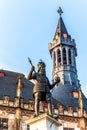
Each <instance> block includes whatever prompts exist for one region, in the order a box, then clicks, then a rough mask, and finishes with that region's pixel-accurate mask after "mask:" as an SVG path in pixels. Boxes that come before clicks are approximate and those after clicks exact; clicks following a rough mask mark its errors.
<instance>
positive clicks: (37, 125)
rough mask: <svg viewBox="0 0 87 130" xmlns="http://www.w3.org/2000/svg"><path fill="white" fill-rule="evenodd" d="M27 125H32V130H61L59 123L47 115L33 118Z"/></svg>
mask: <svg viewBox="0 0 87 130" xmlns="http://www.w3.org/2000/svg"><path fill="white" fill-rule="evenodd" d="M27 124H29V125H30V130H59V129H58V128H59V126H60V125H61V124H60V123H59V121H57V120H56V119H54V118H52V117H51V116H49V115H47V114H42V115H40V116H38V117H35V118H32V119H30V120H28V121H27Z"/></svg>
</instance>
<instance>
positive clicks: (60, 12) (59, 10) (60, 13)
mask: <svg viewBox="0 0 87 130" xmlns="http://www.w3.org/2000/svg"><path fill="white" fill-rule="evenodd" d="M57 12H58V14H59V15H60V16H61V15H62V13H63V11H62V9H61V7H59V9H58V10H57Z"/></svg>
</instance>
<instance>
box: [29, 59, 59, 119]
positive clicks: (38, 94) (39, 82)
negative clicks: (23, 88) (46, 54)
mask: <svg viewBox="0 0 87 130" xmlns="http://www.w3.org/2000/svg"><path fill="white" fill-rule="evenodd" d="M37 67H38V72H35V67H34V66H32V67H31V70H30V72H29V74H28V80H31V79H33V80H34V81H35V85H34V89H33V97H34V99H35V114H34V117H36V116H39V103H40V101H46V102H47V103H48V113H49V115H52V103H51V100H52V95H51V92H50V90H51V89H52V88H53V87H54V86H55V85H56V84H57V83H59V82H60V78H59V77H57V78H56V81H55V82H54V83H53V84H50V82H49V79H48V78H47V77H46V71H45V67H46V65H45V63H44V62H43V61H42V60H41V61H40V62H39V63H38V64H37Z"/></svg>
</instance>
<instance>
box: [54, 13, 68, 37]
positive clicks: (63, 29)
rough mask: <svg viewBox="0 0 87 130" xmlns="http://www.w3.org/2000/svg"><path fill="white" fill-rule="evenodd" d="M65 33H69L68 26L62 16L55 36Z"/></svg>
mask: <svg viewBox="0 0 87 130" xmlns="http://www.w3.org/2000/svg"><path fill="white" fill-rule="evenodd" d="M64 33H65V34H67V35H68V32H67V29H66V26H65V24H64V22H63V19H62V17H61V16H60V18H59V20H58V24H57V28H56V32H55V36H56V35H57V34H58V36H60V37H62V36H63V34H64ZM55 36H54V39H55Z"/></svg>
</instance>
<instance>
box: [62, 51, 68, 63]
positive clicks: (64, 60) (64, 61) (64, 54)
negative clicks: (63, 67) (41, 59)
mask: <svg viewBox="0 0 87 130" xmlns="http://www.w3.org/2000/svg"><path fill="white" fill-rule="evenodd" d="M63 64H67V57H66V49H65V48H63Z"/></svg>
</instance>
